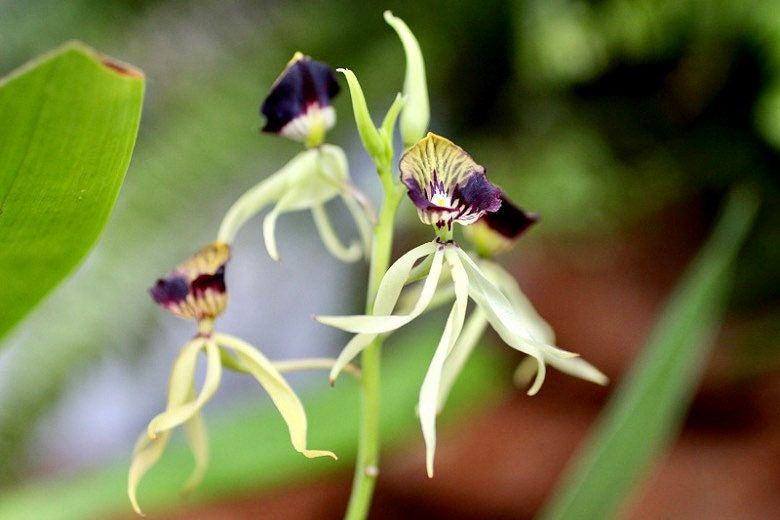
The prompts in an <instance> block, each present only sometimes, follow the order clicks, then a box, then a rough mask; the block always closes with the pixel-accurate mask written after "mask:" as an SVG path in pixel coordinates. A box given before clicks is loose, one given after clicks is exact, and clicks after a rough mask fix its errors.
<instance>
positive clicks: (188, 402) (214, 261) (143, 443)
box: [127, 242, 336, 514]
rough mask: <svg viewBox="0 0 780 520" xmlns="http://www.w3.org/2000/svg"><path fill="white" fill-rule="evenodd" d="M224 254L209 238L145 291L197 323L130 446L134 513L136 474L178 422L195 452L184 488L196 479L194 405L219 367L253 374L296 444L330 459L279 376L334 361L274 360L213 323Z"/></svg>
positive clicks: (210, 390)
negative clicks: (157, 408) (316, 445)
mask: <svg viewBox="0 0 780 520" xmlns="http://www.w3.org/2000/svg"><path fill="white" fill-rule="evenodd" d="M229 258H230V246H228V245H227V244H225V243H224V242H215V243H213V244H210V245H208V246H206V247H204V248H203V249H201V250H200V251H198V252H197V253H195V254H194V255H193V256H192V257H190V258H189V259H188V260H187V261H185V262H184V263H182V264H181V265H179V266H178V267H177V268H176V269H175V270H174V271H173V272H172V273H171V274H169V275H168V276H166V277H164V278H161V279H159V280H158V281H157V283H156V284H155V285H154V286H153V287H152V288H151V289H150V290H149V293H150V294H151V296H152V298H153V299H154V301H155V302H157V303H158V304H159V305H161V306H162V307H164V308H166V309H167V310H169V311H170V312H172V313H173V314H175V315H177V316H179V317H182V318H185V319H190V320H194V321H195V322H196V323H197V327H198V330H197V334H196V335H195V337H194V338H193V339H192V340H190V341H188V342H187V343H185V344H184V346H183V347H182V349H181V351H180V352H179V355H178V357H177V358H176V360H175V361H174V364H173V368H172V369H171V375H170V379H169V383H168V401H167V405H166V408H165V411H164V412H162V413H160V414H159V415H157V416H156V417H154V418H153V419H152V420H151V421H150V422H149V425H148V427H147V430H146V431H145V432H144V433H143V434H142V435H141V436H140V438H139V439H138V441H137V443H136V446H135V450H134V452H133V461H132V463H131V465H130V470H129V475H128V483H127V493H128V496H129V497H130V501H131V503H132V505H133V509H134V510H135V511H136V512H137V513H138V514H142V513H141V509H140V506H139V505H138V500H137V489H138V485H139V483H140V481H141V478H142V477H143V475H144V474H145V473H146V472H147V471H148V470H149V469H150V468H151V467H152V466H153V465H154V464H155V463H156V462H157V461H158V460H159V459H160V457H161V456H162V454H163V451H164V450H165V447H166V445H167V444H168V441H169V439H170V436H171V433H172V431H173V429H174V428H176V427H177V426H181V425H183V426H184V430H185V432H186V435H187V440H188V442H189V445H190V447H191V449H192V452H193V455H194V458H195V469H194V471H193V472H192V475H191V476H190V478H189V480H188V482H187V484H186V485H185V489H192V488H194V487H195V486H196V485H197V484H198V483H199V482H200V481H201V479H202V478H203V475H204V472H205V469H206V463H207V460H208V436H207V433H206V426H205V422H204V420H203V418H202V416H201V410H202V408H203V406H204V405H205V404H206V403H207V402H208V401H209V399H211V397H213V396H214V394H215V393H216V391H217V388H218V387H219V383H220V379H221V376H222V369H223V367H224V368H229V369H231V370H236V371H239V372H242V373H246V374H249V375H251V376H253V377H254V378H255V379H256V380H257V382H258V383H259V384H260V386H262V387H263V389H265V391H266V392H268V395H269V396H270V397H271V400H272V401H273V402H274V404H275V405H276V407H277V409H278V410H279V413H280V414H281V415H282V418H283V419H284V420H285V422H286V423H287V428H288V430H289V433H290V441H291V443H292V445H293V448H295V450H297V451H298V452H300V453H302V454H303V455H304V456H306V457H309V458H313V457H322V456H328V457H333V458H334V459H335V458H336V456H335V455H334V454H333V453H332V452H330V451H324V450H311V449H309V448H308V447H307V445H306V430H307V421H306V412H305V410H304V408H303V405H302V403H301V401H300V399H299V398H298V396H297V395H296V394H295V392H294V391H293V389H292V388H291V387H290V386H289V385H288V384H287V382H286V381H285V379H284V377H282V375H281V372H282V371H292V370H303V369H310V368H330V367H331V366H332V365H333V360H328V359H299V360H290V361H284V362H280V363H273V362H271V361H269V360H268V359H267V358H266V357H265V356H264V355H263V354H262V352H260V350H258V349H257V348H255V347H253V346H252V345H250V344H249V343H247V342H245V341H243V340H241V339H239V338H236V337H233V336H230V335H228V334H223V333H218V332H216V331H215V330H214V321H215V319H216V318H217V317H218V316H219V315H221V314H222V313H223V312H224V310H225V307H226V305H227V289H226V286H225V266H226V264H227V262H228V260H229ZM200 353H204V355H205V360H206V367H205V368H206V371H205V378H204V381H203V385H202V386H201V388H200V390H197V389H196V383H195V369H196V366H197V363H198V357H199V354H200Z"/></svg>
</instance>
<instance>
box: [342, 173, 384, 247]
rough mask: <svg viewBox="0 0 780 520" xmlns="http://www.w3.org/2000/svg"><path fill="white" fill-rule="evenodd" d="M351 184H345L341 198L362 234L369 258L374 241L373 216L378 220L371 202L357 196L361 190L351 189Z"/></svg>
mask: <svg viewBox="0 0 780 520" xmlns="http://www.w3.org/2000/svg"><path fill="white" fill-rule="evenodd" d="M352 188H353V187H352V186H351V185H347V186H345V191H342V192H341V194H340V195H341V200H343V201H344V205H345V206H346V207H347V209H348V210H349V214H350V215H351V216H352V220H353V222H355V227H357V229H358V233H359V234H360V241H361V242H362V243H363V256H364V258H366V259H368V258H369V256H370V255H371V243H372V242H373V239H374V236H373V233H374V231H373V226H372V225H371V222H372V218H373V220H376V216H375V215H373V208H371V205H370V203H368V202H367V201H366V203H364V202H363V201H361V198H360V197H356V196H355V193H360V192H359V191H357V190H356V189H355V190H356V191H354V192H353V191H351V190H352Z"/></svg>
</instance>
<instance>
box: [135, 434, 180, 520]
mask: <svg viewBox="0 0 780 520" xmlns="http://www.w3.org/2000/svg"><path fill="white" fill-rule="evenodd" d="M170 436H171V432H163V433H162V434H160V435H158V436H157V437H155V438H154V439H150V438H149V436H148V435H147V434H146V432H144V433H143V434H141V436H140V437H139V438H138V441H137V442H136V445H135V450H134V451H133V461H132V462H131V463H130V471H129V472H128V475H127V496H128V498H130V504H132V506H133V511H135V512H136V513H137V514H139V515H141V516H144V513H143V511H142V510H141V506H140V505H139V504H138V485H139V484H140V483H141V479H142V478H143V476H144V475H145V474H146V472H147V471H149V469H150V468H151V467H152V466H154V465H155V464H156V463H157V461H158V460H160V457H162V454H163V452H164V451H165V447H166V446H167V445H168V440H169V439H170Z"/></svg>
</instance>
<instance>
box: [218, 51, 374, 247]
mask: <svg viewBox="0 0 780 520" xmlns="http://www.w3.org/2000/svg"><path fill="white" fill-rule="evenodd" d="M338 91H339V88H338V84H337V83H336V80H335V76H334V72H333V70H332V69H331V68H330V67H328V66H327V65H326V64H324V63H321V62H318V61H314V60H312V59H311V58H308V57H304V56H303V55H301V54H300V53H297V54H296V55H295V57H294V58H293V59H292V61H290V63H289V64H288V65H287V68H286V69H285V71H284V72H283V73H282V76H281V77H280V78H279V79H278V80H277V81H276V83H274V86H273V88H272V90H271V93H270V94H269V95H268V97H267V98H266V100H265V101H264V102H263V106H262V110H261V112H262V113H263V114H264V115H265V116H266V125H265V127H264V128H263V131H264V132H275V133H279V134H281V135H285V136H287V137H291V138H295V139H298V140H302V141H304V142H306V143H307V145H308V146H309V148H308V149H307V150H305V151H303V152H301V153H299V154H298V155H296V156H295V157H294V158H293V159H292V160H291V161H290V162H288V163H287V164H286V165H285V166H284V167H283V168H282V169H280V170H279V171H277V172H276V173H274V174H272V175H271V176H270V177H268V178H266V179H265V180H263V181H261V182H260V183H258V184H257V185H255V186H254V187H252V188H250V189H249V190H248V191H247V192H246V193H244V194H243V195H242V196H241V197H240V198H239V199H238V200H237V201H236V202H235V203H234V204H233V206H232V207H231V208H230V209H229V210H228V212H227V214H226V215H225V217H224V219H223V220H222V225H221V226H220V229H219V234H218V237H217V240H218V241H220V242H224V243H227V244H231V243H232V242H233V240H234V238H235V236H236V234H237V233H238V230H239V229H240V228H241V227H242V226H243V225H244V224H245V223H246V222H247V221H248V220H249V219H251V218H252V217H254V216H255V215H257V214H258V213H259V212H260V211H262V210H263V209H264V208H265V207H266V206H269V205H272V204H273V205H274V207H273V209H272V210H271V211H270V212H269V213H268V215H267V216H266V217H265V220H264V221H263V237H264V240H265V246H266V250H267V251H268V254H269V255H270V256H271V258H273V259H274V260H279V249H278V247H277V245H276V221H277V219H278V218H279V216H281V215H282V214H284V213H289V212H292V211H302V210H310V211H311V213H312V216H313V217H314V223H315V225H316V226H317V231H318V232H319V235H320V238H321V239H322V242H323V244H324V245H325V247H326V249H327V250H328V251H329V252H330V253H331V254H332V255H333V256H335V257H336V258H338V259H339V260H341V261H344V262H355V261H357V260H359V259H360V258H364V257H366V256H367V254H368V251H369V250H370V243H371V226H372V222H373V221H374V220H375V217H374V213H373V209H372V208H371V204H370V202H369V201H368V199H367V197H366V196H365V195H364V194H363V193H362V192H361V191H360V190H358V189H357V188H356V187H355V186H354V185H353V184H352V182H351V180H350V176H349V166H348V163H347V158H346V155H345V154H344V151H343V150H342V149H341V148H339V147H338V146H335V145H331V144H322V139H323V138H324V136H325V130H327V129H328V128H330V127H331V126H332V125H333V123H334V122H335V112H334V109H333V107H332V106H330V99H331V98H332V97H333V96H335V95H336V94H337V93H338ZM336 198H341V200H342V201H343V202H344V204H345V205H346V207H347V209H348V210H349V213H350V215H351V216H352V219H353V220H354V222H355V226H356V227H357V230H358V234H359V236H360V240H355V241H353V242H352V243H350V244H349V245H345V244H344V243H343V242H342V241H341V239H340V238H339V236H338V234H337V233H336V231H335V230H334V229H333V225H332V224H331V221H330V217H329V216H328V213H327V211H326V209H325V205H326V204H327V203H328V202H329V201H331V200H333V199H336Z"/></svg>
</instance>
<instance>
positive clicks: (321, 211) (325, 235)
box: [311, 204, 363, 263]
mask: <svg viewBox="0 0 780 520" xmlns="http://www.w3.org/2000/svg"><path fill="white" fill-rule="evenodd" d="M311 214H312V216H313V217H314V223H315V224H316V226H317V231H318V232H319V234H320V238H321V239H322V243H323V244H324V245H325V249H327V250H328V252H329V253H330V254H332V255H333V256H334V257H336V258H337V259H338V260H341V261H342V262H347V263H349V262H356V261H357V260H360V259H361V258H362V257H363V248H362V247H361V245H360V242H352V243H351V244H350V245H349V247H347V246H345V245H344V244H342V243H341V239H340V238H339V237H338V235H337V234H336V231H335V230H334V229H333V225H332V224H331V222H330V218H329V217H328V214H327V212H326V211H325V208H324V207H322V205H321V204H316V205H314V206H313V207H312V208H311Z"/></svg>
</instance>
